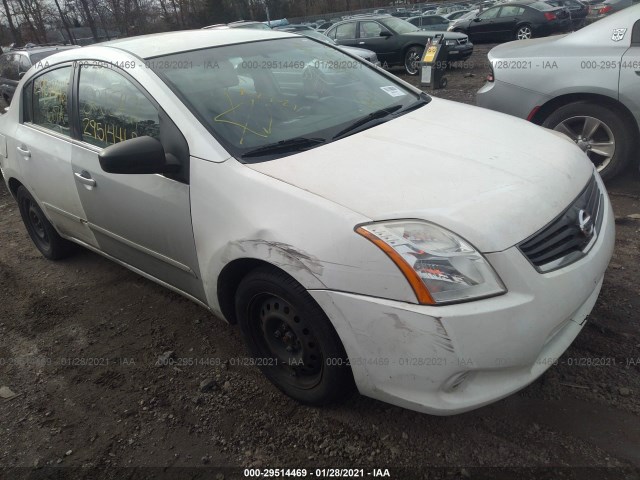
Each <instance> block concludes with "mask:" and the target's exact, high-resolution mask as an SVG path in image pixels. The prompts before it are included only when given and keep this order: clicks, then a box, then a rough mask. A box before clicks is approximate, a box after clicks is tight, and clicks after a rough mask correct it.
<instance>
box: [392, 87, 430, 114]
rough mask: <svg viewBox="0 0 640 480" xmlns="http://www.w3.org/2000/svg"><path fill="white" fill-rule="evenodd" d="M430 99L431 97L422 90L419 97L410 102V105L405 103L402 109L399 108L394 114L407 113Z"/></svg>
mask: <svg viewBox="0 0 640 480" xmlns="http://www.w3.org/2000/svg"><path fill="white" fill-rule="evenodd" d="M430 101H431V97H430V96H429V95H427V94H426V93H424V92H422V93H421V94H420V98H419V99H418V100H416V101H415V102H414V103H412V104H411V105H407V106H406V107H404V108H403V109H402V110H399V111H398V112H397V113H396V116H399V115H403V114H405V113H409V112H411V111H412V110H416V109H418V108H420V107H422V106H424V105H426V104H427V103H429V102H430Z"/></svg>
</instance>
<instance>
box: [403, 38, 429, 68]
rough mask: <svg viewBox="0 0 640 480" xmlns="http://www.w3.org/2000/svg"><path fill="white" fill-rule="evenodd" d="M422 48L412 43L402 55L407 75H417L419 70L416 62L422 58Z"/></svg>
mask: <svg viewBox="0 0 640 480" xmlns="http://www.w3.org/2000/svg"><path fill="white" fill-rule="evenodd" d="M423 52H424V48H422V47H419V46H417V45H414V46H413V47H411V48H409V49H408V50H407V52H406V53H405V55H404V69H405V71H406V72H407V73H408V74H409V75H417V74H418V72H419V71H420V68H419V67H418V64H417V62H419V61H420V59H421V58H422V54H423Z"/></svg>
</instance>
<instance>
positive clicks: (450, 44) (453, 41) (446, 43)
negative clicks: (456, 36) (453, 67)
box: [444, 40, 458, 47]
mask: <svg viewBox="0 0 640 480" xmlns="http://www.w3.org/2000/svg"><path fill="white" fill-rule="evenodd" d="M457 43H458V42H457V41H456V40H445V42H444V44H445V45H449V46H450V47H451V46H453V45H457Z"/></svg>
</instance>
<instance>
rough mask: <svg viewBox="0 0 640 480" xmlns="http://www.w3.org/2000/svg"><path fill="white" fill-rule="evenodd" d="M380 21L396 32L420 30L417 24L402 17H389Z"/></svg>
mask: <svg viewBox="0 0 640 480" xmlns="http://www.w3.org/2000/svg"><path fill="white" fill-rule="evenodd" d="M380 23H382V24H383V25H384V26H385V27H389V28H390V29H391V30H393V31H394V32H396V33H400V34H402V33H411V32H419V31H420V29H419V28H418V27H416V26H415V25H412V24H411V23H409V22H407V21H406V20H402V19H401V18H396V17H389V18H383V19H380Z"/></svg>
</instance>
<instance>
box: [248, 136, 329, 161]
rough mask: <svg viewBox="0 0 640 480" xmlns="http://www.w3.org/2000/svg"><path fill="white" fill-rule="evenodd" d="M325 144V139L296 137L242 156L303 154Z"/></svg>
mask: <svg viewBox="0 0 640 480" xmlns="http://www.w3.org/2000/svg"><path fill="white" fill-rule="evenodd" d="M324 142H326V139H324V138H306V137H295V138H290V139H289V140H280V141H279V142H275V143H269V144H267V145H263V146H262V147H258V148H256V149H253V150H249V151H248V152H247V153H243V154H242V158H251V157H262V156H264V155H275V154H277V153H290V152H302V151H304V150H308V149H309V148H313V147H315V146H317V145H320V144H321V143H324Z"/></svg>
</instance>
